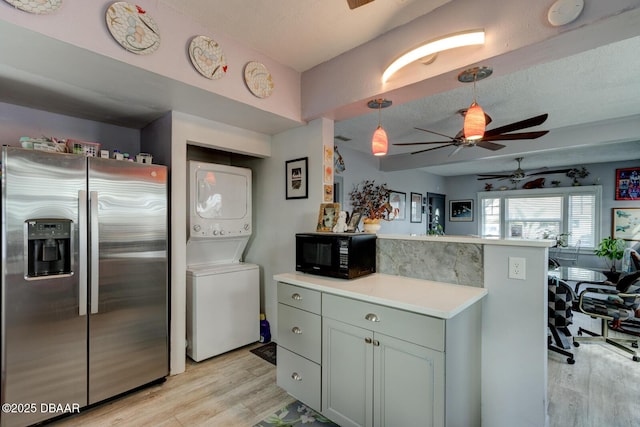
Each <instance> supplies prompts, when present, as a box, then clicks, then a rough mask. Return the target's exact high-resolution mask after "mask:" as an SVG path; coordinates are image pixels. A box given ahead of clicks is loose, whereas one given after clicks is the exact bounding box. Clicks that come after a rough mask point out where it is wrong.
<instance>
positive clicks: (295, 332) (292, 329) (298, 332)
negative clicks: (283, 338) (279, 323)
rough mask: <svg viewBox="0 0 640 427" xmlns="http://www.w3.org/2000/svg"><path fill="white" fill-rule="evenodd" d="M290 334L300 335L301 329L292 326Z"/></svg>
mask: <svg viewBox="0 0 640 427" xmlns="http://www.w3.org/2000/svg"><path fill="white" fill-rule="evenodd" d="M291 332H293V333H294V334H301V333H302V329H300V328H298V327H297V326H294V327H293V328H291Z"/></svg>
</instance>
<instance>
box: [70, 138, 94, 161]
mask: <svg viewBox="0 0 640 427" xmlns="http://www.w3.org/2000/svg"><path fill="white" fill-rule="evenodd" d="M67 151H68V152H69V153H73V154H84V155H85V156H90V157H97V156H98V153H99V152H100V143H98V142H87V141H80V140H79V139H71V138H69V139H67Z"/></svg>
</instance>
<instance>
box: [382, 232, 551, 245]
mask: <svg viewBox="0 0 640 427" xmlns="http://www.w3.org/2000/svg"><path fill="white" fill-rule="evenodd" d="M378 239H394V240H419V241H425V242H447V243H474V244H477V245H501V246H530V247H539V248H544V247H547V248H548V247H551V246H553V245H555V244H556V241H555V240H543V239H535V240H534V239H483V238H480V237H475V236H453V235H444V236H432V235H420V236H412V235H409V234H378Z"/></svg>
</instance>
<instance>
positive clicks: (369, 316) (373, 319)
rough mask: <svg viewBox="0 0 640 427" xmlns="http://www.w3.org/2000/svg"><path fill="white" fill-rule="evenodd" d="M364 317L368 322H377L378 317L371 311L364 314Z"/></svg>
mask: <svg viewBox="0 0 640 427" xmlns="http://www.w3.org/2000/svg"><path fill="white" fill-rule="evenodd" d="M364 318H365V319H366V320H368V321H370V322H379V321H380V319H378V316H376V315H375V314H373V313H369V314H367V315H366V316H364Z"/></svg>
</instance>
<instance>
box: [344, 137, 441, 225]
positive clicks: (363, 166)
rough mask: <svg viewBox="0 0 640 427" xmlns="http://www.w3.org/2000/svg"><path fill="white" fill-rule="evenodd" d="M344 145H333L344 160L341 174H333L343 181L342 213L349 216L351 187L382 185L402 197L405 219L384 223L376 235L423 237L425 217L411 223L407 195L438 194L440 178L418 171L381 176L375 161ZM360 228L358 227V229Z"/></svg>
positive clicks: (371, 157)
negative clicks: (347, 212) (369, 183)
mask: <svg viewBox="0 0 640 427" xmlns="http://www.w3.org/2000/svg"><path fill="white" fill-rule="evenodd" d="M347 144H348V143H341V144H336V145H337V146H338V151H339V152H340V154H341V155H342V158H343V160H344V165H345V170H344V172H342V173H336V176H338V177H340V176H341V177H342V179H343V189H342V194H343V200H342V209H343V210H347V211H349V212H351V211H352V210H353V207H352V206H351V202H350V201H349V192H350V191H351V190H352V189H353V187H354V185H356V184H359V183H361V182H362V181H364V180H375V182H376V184H383V183H386V184H387V187H388V188H390V189H392V190H394V191H400V192H403V193H406V211H405V219H404V220H400V219H396V220H393V221H388V222H387V221H384V222H383V223H382V227H381V228H380V233H384V234H418V235H420V234H425V232H426V229H427V223H426V215H425V214H421V216H420V219H421V222H419V223H412V222H411V220H410V216H411V199H410V198H411V193H412V192H413V193H420V194H421V195H422V197H425V196H426V193H428V192H431V193H442V192H443V190H444V183H445V180H444V178H442V177H440V176H437V175H433V174H430V173H427V172H424V171H421V170H418V169H415V170H408V171H397V172H381V171H379V170H378V159H377V158H376V157H374V156H372V155H371V154H368V153H363V152H361V151H357V150H353V149H350V148H348V147H347V146H345V145H347ZM361 228H362V225H361Z"/></svg>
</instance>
